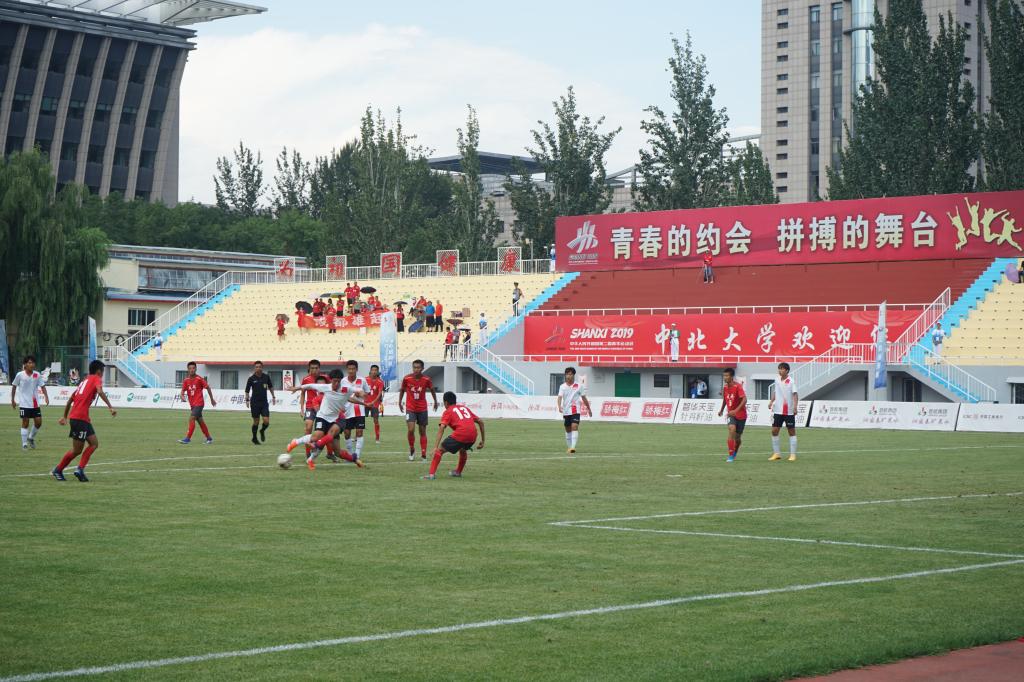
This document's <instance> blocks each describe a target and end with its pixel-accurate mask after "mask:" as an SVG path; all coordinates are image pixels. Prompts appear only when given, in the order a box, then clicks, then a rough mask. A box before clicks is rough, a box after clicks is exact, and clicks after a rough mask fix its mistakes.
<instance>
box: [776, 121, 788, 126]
mask: <svg viewBox="0 0 1024 682" xmlns="http://www.w3.org/2000/svg"><path fill="white" fill-rule="evenodd" d="M775 127H776V128H788V127H789V121H786V120H782V121H776V122H775Z"/></svg>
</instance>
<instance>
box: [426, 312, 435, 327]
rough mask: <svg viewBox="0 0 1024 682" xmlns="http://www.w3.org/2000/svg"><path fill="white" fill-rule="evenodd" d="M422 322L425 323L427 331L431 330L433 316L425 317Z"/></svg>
mask: <svg viewBox="0 0 1024 682" xmlns="http://www.w3.org/2000/svg"><path fill="white" fill-rule="evenodd" d="M424 320H425V321H426V323H427V328H428V329H433V327H434V316H433V315H427V317H425V318H424Z"/></svg>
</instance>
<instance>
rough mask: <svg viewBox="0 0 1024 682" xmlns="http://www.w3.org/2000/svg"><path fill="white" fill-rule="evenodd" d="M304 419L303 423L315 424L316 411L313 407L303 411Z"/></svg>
mask: <svg viewBox="0 0 1024 682" xmlns="http://www.w3.org/2000/svg"><path fill="white" fill-rule="evenodd" d="M302 419H303V421H307V422H315V421H316V410H315V409H314V408H312V407H307V408H306V409H305V410H303V411H302Z"/></svg>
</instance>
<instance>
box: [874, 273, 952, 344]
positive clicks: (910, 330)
mask: <svg viewBox="0 0 1024 682" xmlns="http://www.w3.org/2000/svg"><path fill="white" fill-rule="evenodd" d="M951 303H952V292H951V290H950V288H949V287H946V290H945V291H943V292H942V293H941V294H939V296H938V297H937V298H936V299H935V300H934V301H932V302H931V303H929V304H928V305H927V306H925V308H924V310H922V311H921V314H920V315H918V316H917V319H916V320H914V321H913V322H911V323H910V325H908V326H907V328H906V329H904V330H903V333H902V334H900V335H899V336H898V337H896V339H894V340H892V341H890V342H889V351H888V354H887V355H886V360H887V361H888V362H890V363H902V362H905V359H904V358H906V356H907V353H909V352H910V349H911V348H912V347H913V346H915V345H917V343H918V342H919V341H920V340H921V339H922V338H924V335H925V334H927V333H928V331H929V330H930V329H931V328H932V327H934V326H935V323H936V322H938V321H939V320H941V319H942V316H943V315H945V314H946V311H947V310H949V306H950V305H951ZM887 307H888V306H887Z"/></svg>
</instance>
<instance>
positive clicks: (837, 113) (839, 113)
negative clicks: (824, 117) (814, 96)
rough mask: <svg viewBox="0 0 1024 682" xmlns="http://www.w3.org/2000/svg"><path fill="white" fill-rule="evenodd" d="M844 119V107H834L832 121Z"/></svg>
mask: <svg viewBox="0 0 1024 682" xmlns="http://www.w3.org/2000/svg"><path fill="white" fill-rule="evenodd" d="M842 117H843V111H842V107H838V106H836V107H832V120H833V121H838V120H839V119H841V118H842Z"/></svg>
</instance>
